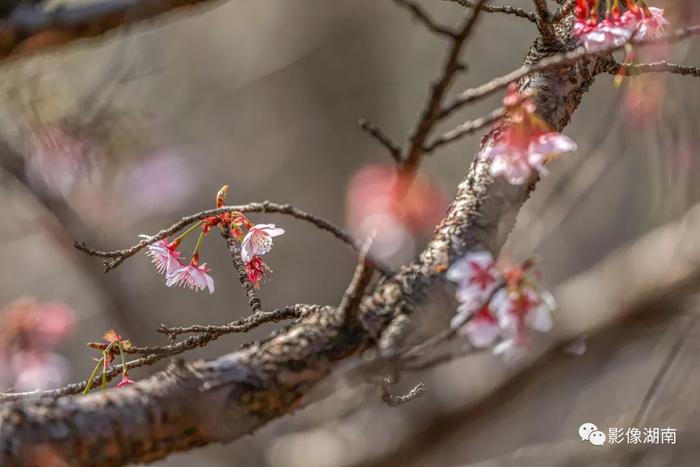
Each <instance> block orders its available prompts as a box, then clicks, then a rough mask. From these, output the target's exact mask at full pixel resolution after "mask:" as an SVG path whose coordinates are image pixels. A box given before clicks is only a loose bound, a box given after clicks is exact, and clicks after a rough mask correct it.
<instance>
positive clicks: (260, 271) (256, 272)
mask: <svg viewBox="0 0 700 467" xmlns="http://www.w3.org/2000/svg"><path fill="white" fill-rule="evenodd" d="M245 270H246V273H247V274H248V280H249V281H250V282H251V283H252V284H253V285H254V286H255V288H258V287H260V282H261V281H262V280H263V279H265V278H266V277H267V276H268V275H269V274H270V268H268V267H267V265H266V264H265V262H264V261H263V260H262V258H261V257H260V256H253V257H252V258H251V260H250V261H248V262H247V263H245Z"/></svg>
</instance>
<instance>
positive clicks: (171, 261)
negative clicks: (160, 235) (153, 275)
mask: <svg viewBox="0 0 700 467" xmlns="http://www.w3.org/2000/svg"><path fill="white" fill-rule="evenodd" d="M139 237H142V238H146V239H148V238H150V237H149V236H148V235H139ZM177 246H178V242H177V241H175V242H173V243H168V238H167V237H165V238H164V239H162V240H158V241H157V242H155V243H153V244H151V245H148V247H147V248H148V251H146V255H148V256H150V257H151V262H152V263H153V264H154V265H155V266H156V271H158V274H163V273H165V275H166V276H170V275H172V274H173V271H175V270H176V269H178V268H180V267H182V263H180V259H179V258H180V252H179V251H177V250H176V248H177Z"/></svg>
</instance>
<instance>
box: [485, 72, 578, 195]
mask: <svg viewBox="0 0 700 467" xmlns="http://www.w3.org/2000/svg"><path fill="white" fill-rule="evenodd" d="M503 106H504V107H505V108H506V110H507V112H508V117H509V120H510V124H509V126H508V127H506V128H505V129H504V131H503V132H502V133H501V134H500V135H499V137H498V139H497V140H496V141H495V142H494V143H493V144H491V145H489V146H487V147H485V148H483V149H482V151H481V153H479V158H481V159H482V160H487V161H490V162H491V165H490V173H491V176H492V177H498V176H503V178H505V179H506V180H507V181H508V182H509V183H510V184H512V185H522V184H523V183H525V182H527V181H528V180H529V179H530V177H531V175H532V173H533V172H538V173H539V174H540V175H541V176H544V175H547V173H548V172H547V169H545V166H544V164H545V163H546V162H548V161H550V160H552V159H554V158H555V157H557V156H559V155H560V154H564V153H567V152H571V151H575V150H576V143H574V141H573V140H572V139H571V138H569V137H568V136H564V135H562V134H561V133H558V132H556V131H552V130H551V129H550V128H549V126H548V125H547V123H546V122H544V121H543V120H542V119H541V118H540V117H538V116H537V114H535V108H536V104H535V101H534V100H533V99H532V97H531V96H528V95H527V94H522V93H520V92H519V91H518V88H517V86H516V85H515V84H511V85H510V86H509V87H508V92H507V93H506V96H505V98H504V99H503Z"/></svg>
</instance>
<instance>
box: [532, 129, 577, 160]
mask: <svg viewBox="0 0 700 467" xmlns="http://www.w3.org/2000/svg"><path fill="white" fill-rule="evenodd" d="M576 148H577V146H576V143H575V142H574V140H572V139H571V138H569V137H568V136H565V135H562V134H561V133H557V132H556V131H552V132H549V133H545V134H543V135H541V136H539V137H538V138H537V139H536V140H535V141H533V142H532V143H530V146H529V147H528V153H530V154H542V155H544V156H548V155H550V154H564V153H567V152H572V151H575V150H576Z"/></svg>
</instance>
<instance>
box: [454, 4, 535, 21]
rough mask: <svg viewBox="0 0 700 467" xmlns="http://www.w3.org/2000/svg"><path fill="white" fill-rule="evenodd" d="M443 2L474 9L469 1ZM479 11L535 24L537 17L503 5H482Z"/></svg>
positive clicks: (523, 10)
mask: <svg viewBox="0 0 700 467" xmlns="http://www.w3.org/2000/svg"><path fill="white" fill-rule="evenodd" d="M443 1H449V2H453V3H459V4H460V5H462V6H463V7H467V8H474V6H475V4H474V2H472V1H470V0H443ZM481 9H482V10H484V11H485V12H487V13H505V14H508V15H514V16H518V17H520V18H524V19H526V20H528V21H531V22H533V23H536V22H537V16H536V15H535V13H533V12H531V11H527V10H525V9H524V8H517V7H514V6H508V5H503V6H494V5H484V6H482V7H481Z"/></svg>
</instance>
